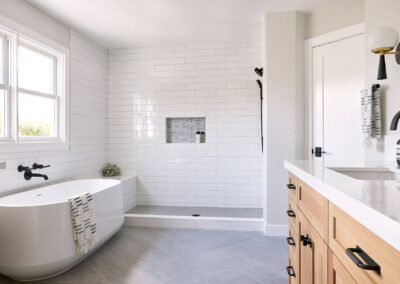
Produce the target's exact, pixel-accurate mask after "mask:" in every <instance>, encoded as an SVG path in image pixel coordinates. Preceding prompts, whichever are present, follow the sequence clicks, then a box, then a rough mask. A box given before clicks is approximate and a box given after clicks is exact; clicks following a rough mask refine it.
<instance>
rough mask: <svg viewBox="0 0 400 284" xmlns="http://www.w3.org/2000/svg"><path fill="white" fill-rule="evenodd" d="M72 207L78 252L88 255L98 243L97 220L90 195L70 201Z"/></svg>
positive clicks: (73, 229) (73, 227) (76, 197)
mask: <svg viewBox="0 0 400 284" xmlns="http://www.w3.org/2000/svg"><path fill="white" fill-rule="evenodd" d="M68 201H69V203H70V206H71V217H72V231H73V236H74V240H75V241H76V242H77V245H78V247H77V250H78V252H83V253H87V252H88V251H89V249H90V248H91V247H93V245H94V243H95V242H96V219H95V216H94V210H93V198H92V195H91V194H90V193H83V194H81V195H78V196H75V197H72V198H69V199H68Z"/></svg>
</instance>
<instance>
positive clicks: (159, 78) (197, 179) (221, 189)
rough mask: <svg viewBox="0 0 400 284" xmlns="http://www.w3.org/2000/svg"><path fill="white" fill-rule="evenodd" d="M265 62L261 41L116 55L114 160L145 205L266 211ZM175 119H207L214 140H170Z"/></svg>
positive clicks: (111, 119) (112, 72) (111, 92)
mask: <svg viewBox="0 0 400 284" xmlns="http://www.w3.org/2000/svg"><path fill="white" fill-rule="evenodd" d="M261 65H262V43H261V42H250V43H239V44H235V43H222V44H198V45H182V46H173V47H157V48H129V49H118V50H109V52H108V137H109V146H108V147H109V152H108V153H109V160H110V161H111V162H113V163H117V164H118V165H119V166H120V167H121V169H122V172H123V174H125V175H137V204H141V205H172V206H174V205H176V206H213V207H251V208H261V207H262V186H261V183H262V179H261V176H262V154H261V142H260V97H259V90H258V87H257V84H256V82H255V80H256V79H257V75H255V73H254V71H253V70H254V67H257V66H258V67H259V66H261ZM168 117H205V118H206V132H207V133H206V135H207V139H206V140H207V141H206V143H205V144H191V143H187V144H175V143H166V123H165V120H166V118H168Z"/></svg>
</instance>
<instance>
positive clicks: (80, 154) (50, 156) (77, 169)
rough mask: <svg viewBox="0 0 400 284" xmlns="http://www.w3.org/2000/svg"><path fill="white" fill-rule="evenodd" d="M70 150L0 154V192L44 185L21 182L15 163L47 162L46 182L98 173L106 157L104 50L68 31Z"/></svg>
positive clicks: (105, 72)
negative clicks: (2, 167)
mask: <svg viewBox="0 0 400 284" xmlns="http://www.w3.org/2000/svg"><path fill="white" fill-rule="evenodd" d="M70 52H71V80H70V81H71V149H70V150H63V151H41V152H18V153H0V160H5V161H6V162H7V168H6V170H0V192H1V193H5V192H9V191H12V190H14V189H17V188H21V187H25V186H30V185H35V184H44V183H45V182H44V180H43V179H41V178H33V179H32V180H30V181H25V180H24V178H23V174H22V173H18V172H17V166H18V165H19V164H23V165H25V166H27V165H32V163H33V162H38V163H43V164H50V165H51V168H49V169H45V170H42V171H41V172H43V173H46V174H47V175H48V176H49V181H48V182H54V181H55V180H59V179H64V178H71V177H87V176H93V175H98V172H99V169H100V168H101V167H102V166H103V165H104V163H105V162H106V157H107V50H106V49H104V48H102V47H100V46H98V45H96V44H94V43H92V42H91V41H89V40H87V39H85V38H84V37H83V36H82V35H80V34H79V33H77V32H75V31H71V46H70Z"/></svg>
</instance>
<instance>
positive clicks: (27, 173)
mask: <svg viewBox="0 0 400 284" xmlns="http://www.w3.org/2000/svg"><path fill="white" fill-rule="evenodd" d="M48 167H50V165H47V166H43V165H40V164H36V163H34V164H33V165H32V168H29V167H24V166H23V165H19V166H18V172H24V178H25V179H26V180H30V179H31V178H32V177H42V178H44V180H48V179H49V178H48V177H47V176H46V175H42V174H34V173H32V170H37V169H43V168H48Z"/></svg>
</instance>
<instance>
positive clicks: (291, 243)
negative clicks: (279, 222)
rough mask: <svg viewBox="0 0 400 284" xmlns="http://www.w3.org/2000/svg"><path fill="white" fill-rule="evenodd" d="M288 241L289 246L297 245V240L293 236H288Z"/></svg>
mask: <svg viewBox="0 0 400 284" xmlns="http://www.w3.org/2000/svg"><path fill="white" fill-rule="evenodd" d="M286 242H287V244H288V245H289V246H296V242H295V241H294V239H293V238H292V237H289V238H286Z"/></svg>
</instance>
